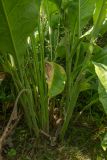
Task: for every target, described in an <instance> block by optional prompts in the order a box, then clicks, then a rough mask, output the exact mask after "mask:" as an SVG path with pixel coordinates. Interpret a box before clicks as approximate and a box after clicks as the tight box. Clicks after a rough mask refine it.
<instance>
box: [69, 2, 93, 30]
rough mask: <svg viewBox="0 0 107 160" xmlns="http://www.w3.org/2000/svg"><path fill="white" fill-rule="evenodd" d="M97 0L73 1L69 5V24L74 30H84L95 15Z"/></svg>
mask: <svg viewBox="0 0 107 160" xmlns="http://www.w3.org/2000/svg"><path fill="white" fill-rule="evenodd" d="M94 7H95V0H72V1H69V5H68V24H70V26H71V27H72V28H71V29H73V30H74V28H75V27H77V31H78V30H79V31H80V30H82V29H83V28H84V25H86V24H88V22H89V20H90V18H91V17H92V15H93V11H94Z"/></svg>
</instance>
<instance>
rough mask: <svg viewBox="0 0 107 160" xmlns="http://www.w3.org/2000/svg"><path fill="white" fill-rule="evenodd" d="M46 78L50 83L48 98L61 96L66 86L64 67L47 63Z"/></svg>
mask: <svg viewBox="0 0 107 160" xmlns="http://www.w3.org/2000/svg"><path fill="white" fill-rule="evenodd" d="M46 76H47V83H48V96H49V97H50V98H51V97H54V96H56V95H58V94H60V93H61V92H62V91H63V89H64V86H65V82H66V73H65V71H64V69H63V67H62V66H60V65H59V64H56V63H54V62H46Z"/></svg>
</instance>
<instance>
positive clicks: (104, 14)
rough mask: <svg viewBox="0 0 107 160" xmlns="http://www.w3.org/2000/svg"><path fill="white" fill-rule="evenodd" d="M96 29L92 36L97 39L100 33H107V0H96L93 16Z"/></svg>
mask: <svg viewBox="0 0 107 160" xmlns="http://www.w3.org/2000/svg"><path fill="white" fill-rule="evenodd" d="M93 21H94V28H93V32H92V35H93V36H94V38H96V37H97V36H98V34H99V32H103V33H104V32H105V31H107V0H96V7H95V11H94V15H93Z"/></svg>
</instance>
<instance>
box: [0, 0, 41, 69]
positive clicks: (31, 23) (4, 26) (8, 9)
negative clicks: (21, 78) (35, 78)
mask: <svg viewBox="0 0 107 160" xmlns="http://www.w3.org/2000/svg"><path fill="white" fill-rule="evenodd" d="M38 11H39V1H38V0H18V1H17V0H0V52H1V53H2V54H10V55H11V57H13V59H14V60H15V63H16V64H18V65H19V66H20V65H22V64H23V60H24V54H25V53H26V46H27V37H28V36H29V34H30V33H31V32H33V31H34V29H35V26H36V23H37V17H38Z"/></svg>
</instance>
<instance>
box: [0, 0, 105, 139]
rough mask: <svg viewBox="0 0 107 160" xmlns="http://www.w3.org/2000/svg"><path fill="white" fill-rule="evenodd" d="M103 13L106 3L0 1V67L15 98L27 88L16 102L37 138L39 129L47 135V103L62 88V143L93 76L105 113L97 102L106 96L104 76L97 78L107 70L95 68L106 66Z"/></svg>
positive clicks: (86, 0)
mask: <svg viewBox="0 0 107 160" xmlns="http://www.w3.org/2000/svg"><path fill="white" fill-rule="evenodd" d="M87 11H88V12H87ZM106 12H107V0H68V1H66V0H59V1H57V0H41V1H38V0H22V1H18V2H16V1H10V0H8V1H7V0H0V19H1V25H0V35H1V36H0V53H1V55H0V62H1V64H2V66H3V69H4V70H5V71H6V72H9V73H10V74H11V75H12V78H13V81H14V85H15V88H16V91H17V93H19V92H20V91H21V90H23V89H26V92H24V93H23V95H22V96H21V97H20V103H21V104H22V106H23V109H24V113H25V116H26V119H27V124H28V126H29V128H30V129H31V130H33V131H34V132H35V135H36V136H37V137H38V136H39V132H40V131H41V130H43V131H45V132H46V133H48V134H49V131H50V130H49V123H50V122H49V115H50V101H51V100H52V98H53V97H55V96H56V95H58V94H60V93H62V91H63V90H64V87H65V90H64V92H63V93H62V95H61V101H63V102H64V103H63V109H62V108H61V112H62V110H63V124H62V126H61V130H60V133H59V134H60V138H62V139H63V137H64V135H65V133H66V131H67V128H68V125H69V122H70V120H71V118H72V114H73V111H74V109H75V107H76V104H77V100H78V97H79V95H80V93H81V92H83V91H84V92H85V91H86V90H93V89H94V90H95V89H96V85H95V83H96V74H95V72H96V73H97V75H98V78H99V79H100V83H99V95H100V101H101V102H102V104H103V106H104V109H105V111H106V101H105V100H104V97H101V95H102V93H103V94H105V95H106V87H105V86H106V83H105V82H104V81H105V79H106V76H105V77H103V78H105V79H104V81H103V80H102V78H101V76H103V74H104V75H106V70H107V69H106V66H104V65H102V64H99V63H105V65H106V62H105V61H104V60H105V57H106V48H101V47H99V46H98V45H97V39H98V37H99V35H100V34H102V35H103V34H104V33H105V32H106V31H107V30H106V28H107V20H106V19H107V13H106ZM93 64H94V65H93ZM62 65H63V66H64V67H62ZM94 66H95V71H94ZM99 67H100V68H99ZM64 68H65V70H66V73H65V71H64ZM99 69H101V73H100V74H99V72H98V70H99ZM102 70H103V72H104V73H103V72H102ZM102 73H103V74H102ZM66 77H67V80H66ZM93 81H94V82H93ZM92 82H93V83H92ZM103 82H104V84H103ZM65 83H66V86H65ZM106 97H107V96H106ZM92 103H93V102H90V104H92ZM94 103H96V100H94ZM90 104H89V105H88V106H90Z"/></svg>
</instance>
